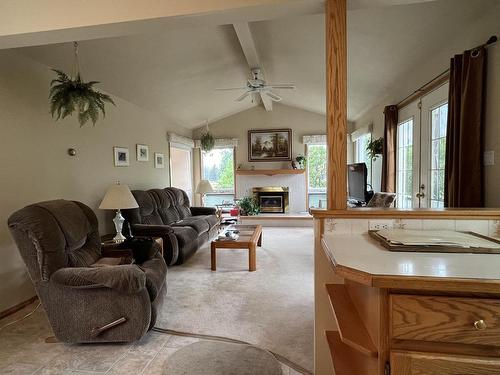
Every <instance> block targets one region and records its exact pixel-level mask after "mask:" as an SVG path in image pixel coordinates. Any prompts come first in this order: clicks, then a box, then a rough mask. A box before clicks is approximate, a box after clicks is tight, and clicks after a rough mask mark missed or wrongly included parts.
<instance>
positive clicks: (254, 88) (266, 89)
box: [216, 68, 295, 102]
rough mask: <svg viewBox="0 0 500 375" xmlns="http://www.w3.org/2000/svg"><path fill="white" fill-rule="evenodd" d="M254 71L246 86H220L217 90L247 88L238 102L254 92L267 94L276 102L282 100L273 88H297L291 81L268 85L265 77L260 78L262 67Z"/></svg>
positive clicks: (238, 98)
mask: <svg viewBox="0 0 500 375" xmlns="http://www.w3.org/2000/svg"><path fill="white" fill-rule="evenodd" d="M251 72H252V77H253V78H250V79H249V80H248V81H247V84H246V86H242V87H230V88H220V89H216V90H223V91H228V90H246V91H245V92H244V93H243V94H242V95H240V96H238V97H237V98H236V99H235V100H236V101H237V102H241V101H243V100H244V99H245V98H246V97H247V96H249V95H252V94H260V95H267V96H268V97H269V98H271V100H273V101H275V102H279V101H281V99H282V98H281V96H279V95H278V94H276V93H274V92H272V91H271V90H272V89H274V90H295V86H294V85H293V84H290V83H286V84H278V85H267V84H266V81H264V80H263V79H261V78H259V74H260V69H259V68H255V69H252V70H251ZM252 100H253V98H252Z"/></svg>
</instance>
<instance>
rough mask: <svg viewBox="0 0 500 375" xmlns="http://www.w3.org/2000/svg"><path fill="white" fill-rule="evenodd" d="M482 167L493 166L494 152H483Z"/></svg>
mask: <svg viewBox="0 0 500 375" xmlns="http://www.w3.org/2000/svg"><path fill="white" fill-rule="evenodd" d="M483 165H485V166H488V165H495V151H485V152H484V155H483Z"/></svg>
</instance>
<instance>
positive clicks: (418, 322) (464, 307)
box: [390, 294, 500, 346]
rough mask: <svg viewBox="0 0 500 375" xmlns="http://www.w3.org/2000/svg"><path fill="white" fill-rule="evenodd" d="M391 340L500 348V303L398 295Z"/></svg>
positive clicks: (392, 308) (393, 298) (392, 307)
mask: <svg viewBox="0 0 500 375" xmlns="http://www.w3.org/2000/svg"><path fill="white" fill-rule="evenodd" d="M390 312H391V323H390V329H391V337H392V339H399V340H419V341H430V342H442V343H458V344H477V345H490V346H500V300H498V299H479V298H462V297H441V296H421V295H398V294H392V295H391V297H390Z"/></svg>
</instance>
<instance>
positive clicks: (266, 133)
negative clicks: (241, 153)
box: [248, 129, 292, 162]
mask: <svg viewBox="0 0 500 375" xmlns="http://www.w3.org/2000/svg"><path fill="white" fill-rule="evenodd" d="M291 160H292V129H251V130H249V131H248V161H250V162H272V161H291Z"/></svg>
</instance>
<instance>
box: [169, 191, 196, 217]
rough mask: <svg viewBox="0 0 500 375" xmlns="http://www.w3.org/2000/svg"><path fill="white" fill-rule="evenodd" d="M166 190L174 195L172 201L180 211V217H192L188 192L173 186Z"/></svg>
mask: <svg viewBox="0 0 500 375" xmlns="http://www.w3.org/2000/svg"><path fill="white" fill-rule="evenodd" d="M165 191H167V192H168V193H169V194H170V196H171V197H172V202H173V205H174V206H175V208H176V210H177V212H178V213H179V218H180V219H185V218H186V217H190V216H191V210H190V208H189V197H188V196H187V194H186V192H185V191H184V190H181V189H177V188H173V187H169V188H165Z"/></svg>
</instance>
